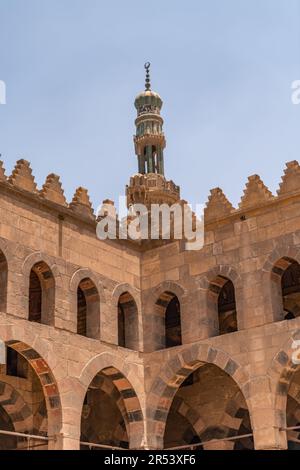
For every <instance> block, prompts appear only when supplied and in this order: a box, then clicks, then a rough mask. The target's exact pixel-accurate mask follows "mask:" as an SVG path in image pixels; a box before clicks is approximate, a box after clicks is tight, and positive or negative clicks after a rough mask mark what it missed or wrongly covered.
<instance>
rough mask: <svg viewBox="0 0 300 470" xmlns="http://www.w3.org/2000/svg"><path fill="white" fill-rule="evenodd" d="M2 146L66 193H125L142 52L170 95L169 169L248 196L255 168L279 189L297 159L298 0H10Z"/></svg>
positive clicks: (184, 184) (191, 185) (8, 157)
mask: <svg viewBox="0 0 300 470" xmlns="http://www.w3.org/2000/svg"><path fill="white" fill-rule="evenodd" d="M0 44H1V47H0V80H4V81H5V82H6V86H7V104H6V105H0V153H2V159H3V160H4V162H5V167H6V169H7V174H10V172H11V170H12V168H13V166H14V164H15V162H16V160H18V159H19V158H26V159H27V160H29V161H30V162H31V165H32V168H33V174H34V175H35V177H36V181H37V183H38V185H39V186H41V185H42V184H43V182H44V180H45V177H46V175H47V174H48V173H52V172H54V173H57V174H59V175H60V176H61V180H62V184H63V187H64V189H65V193H66V196H67V198H68V200H70V199H71V198H72V195H73V193H74V190H75V188H76V187H78V186H80V185H81V186H84V187H86V188H88V190H89V193H90V196H91V199H92V201H93V204H94V206H97V204H99V203H100V202H101V201H102V200H103V199H105V198H112V199H115V200H116V199H117V198H118V195H119V194H122V193H123V192H124V187H125V184H126V183H127V182H128V180H129V177H130V175H131V174H133V173H135V172H136V170H137V162H136V158H135V155H134V147H133V142H132V136H133V134H134V130H135V129H134V119H135V109H134V106H133V102H134V98H135V95H136V94H138V92H140V91H141V90H142V89H143V85H144V69H143V64H144V62H145V61H148V60H149V61H150V62H151V63H152V67H151V76H152V88H153V89H154V90H155V91H157V92H159V93H160V95H161V96H162V98H163V100H164V107H163V112H162V114H163V117H164V119H165V134H166V138H167V148H166V151H165V169H166V176H167V177H168V178H171V179H173V180H174V181H175V182H176V183H177V184H179V185H180V186H181V190H182V197H183V198H184V199H187V200H188V201H190V202H192V203H196V202H199V203H201V202H205V201H206V200H207V197H208V194H209V190H210V189H211V188H214V187H216V186H220V187H221V188H223V190H224V191H225V193H226V194H227V196H228V197H229V199H230V200H231V201H232V202H233V203H234V204H235V205H237V204H238V202H239V199H240V197H241V195H242V192H243V189H244V185H245V183H246V180H247V177H248V176H249V175H251V174H254V173H258V174H260V176H261V177H262V179H263V180H264V181H265V183H266V184H267V185H268V187H269V188H270V189H271V190H272V191H273V192H275V191H276V189H277V188H278V184H279V182H280V178H281V175H282V173H283V169H284V164H285V162H287V161H291V160H295V159H299V160H300V152H299V147H300V145H299V144H300V140H299V135H300V132H299V126H300V105H299V106H296V105H293V104H292V103H291V83H292V82H293V81H294V80H297V79H298V80H300V0H185V1H183V0H180V1H179V0H152V1H151V2H143V1H136V0H127V1H124V0H110V1H103V0H26V1H24V0H0Z"/></svg>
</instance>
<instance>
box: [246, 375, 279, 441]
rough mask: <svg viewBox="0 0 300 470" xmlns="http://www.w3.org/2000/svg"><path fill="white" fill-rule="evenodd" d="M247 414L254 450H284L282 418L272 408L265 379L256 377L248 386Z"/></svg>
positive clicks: (272, 398)
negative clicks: (248, 414)
mask: <svg viewBox="0 0 300 470" xmlns="http://www.w3.org/2000/svg"><path fill="white" fill-rule="evenodd" d="M249 395H250V397H249V401H248V403H249V407H250V409H249V413H250V418H251V424H252V431H253V439H254V448H255V450H285V449H287V436H286V432H285V431H281V429H282V428H283V427H284V424H285V423H284V421H285V419H284V417H283V416H281V415H280V414H279V413H278V411H276V410H275V407H274V394H273V393H272V392H271V388H270V382H269V379H268V378H267V377H258V378H256V379H253V380H252V381H251V384H250V386H249Z"/></svg>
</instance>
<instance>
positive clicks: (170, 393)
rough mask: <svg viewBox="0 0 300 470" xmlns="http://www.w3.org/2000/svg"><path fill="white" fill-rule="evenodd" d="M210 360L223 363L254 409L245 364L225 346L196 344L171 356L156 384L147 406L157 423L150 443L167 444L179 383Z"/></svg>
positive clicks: (150, 444)
mask: <svg viewBox="0 0 300 470" xmlns="http://www.w3.org/2000/svg"><path fill="white" fill-rule="evenodd" d="M206 363H208V364H214V365H215V366H217V367H219V368H220V369H221V370H223V371H224V372H225V373H226V374H227V375H229V376H230V377H231V378H232V379H233V380H234V382H235V383H236V385H237V386H238V387H239V389H240V391H241V393H242V394H243V396H244V399H245V402H246V404H247V407H248V409H250V407H249V405H248V401H247V400H248V398H246V397H247V393H246V391H247V384H248V382H249V380H250V379H249V375H248V373H247V372H246V371H245V370H244V369H243V368H242V366H241V365H240V364H239V363H238V362H236V361H235V360H233V359H232V358H231V357H230V356H229V355H228V354H227V353H226V352H224V351H222V350H218V349H216V348H213V347H210V346H209V345H206V344H202V345H193V346H192V347H191V348H189V349H186V350H184V351H182V352H180V353H178V354H176V355H175V356H174V357H173V358H171V359H170V360H169V361H168V362H167V363H166V364H165V365H164V367H163V368H162V370H161V372H160V374H159V376H158V377H157V378H156V379H155V380H154V382H153V384H152V387H151V390H150V394H149V405H148V407H147V416H148V419H149V420H150V421H152V427H153V434H152V436H151V437H150V439H151V442H149V443H148V445H149V446H151V447H154V448H162V447H163V442H164V432H165V426H166V420H167V417H168V413H169V411H170V407H171V405H172V402H173V399H174V397H175V395H176V393H177V391H178V389H179V387H180V386H181V385H182V383H183V382H184V381H185V380H186V379H187V377H189V376H190V374H191V373H193V372H194V371H195V370H197V369H198V368H199V367H200V366H201V365H202V364H206Z"/></svg>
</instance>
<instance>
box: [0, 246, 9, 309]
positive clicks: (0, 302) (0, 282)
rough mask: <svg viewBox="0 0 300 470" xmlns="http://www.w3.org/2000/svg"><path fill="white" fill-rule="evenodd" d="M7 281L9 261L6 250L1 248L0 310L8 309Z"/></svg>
mask: <svg viewBox="0 0 300 470" xmlns="http://www.w3.org/2000/svg"><path fill="white" fill-rule="evenodd" d="M7 281H8V263H7V258H6V256H5V254H4V252H3V251H2V250H1V248H0V312H6V311H7Z"/></svg>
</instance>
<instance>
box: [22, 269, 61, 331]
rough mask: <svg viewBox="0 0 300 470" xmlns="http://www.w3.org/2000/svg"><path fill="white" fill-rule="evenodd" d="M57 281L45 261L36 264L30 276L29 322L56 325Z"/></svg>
mask: <svg viewBox="0 0 300 470" xmlns="http://www.w3.org/2000/svg"><path fill="white" fill-rule="evenodd" d="M54 312H55V281H54V276H53V274H52V271H51V269H50V268H49V266H48V264H47V263H45V262H44V261H39V262H38V263H35V264H34V265H33V266H32V268H31V271H30V275H29V302H28V320H29V321H33V322H37V323H43V324H45V325H54Z"/></svg>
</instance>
